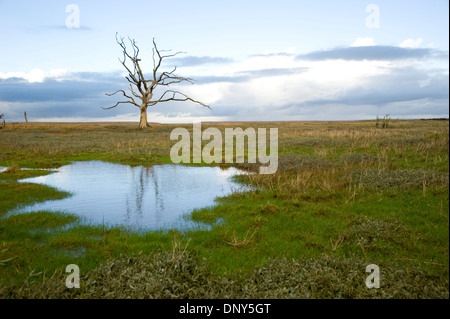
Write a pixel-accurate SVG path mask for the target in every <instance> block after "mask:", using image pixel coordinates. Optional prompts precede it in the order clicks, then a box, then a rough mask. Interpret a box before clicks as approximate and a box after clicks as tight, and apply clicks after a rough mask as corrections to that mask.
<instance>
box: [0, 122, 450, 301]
mask: <svg viewBox="0 0 450 319" xmlns="http://www.w3.org/2000/svg"><path fill="white" fill-rule="evenodd" d="M136 126H137V125H136V124H134V123H132V124H130V123H89V124H76V123H71V124H58V123H54V124H45V123H42V124H40V123H30V124H28V125H27V126H26V125H25V124H16V125H7V126H6V127H5V128H3V129H2V130H0V166H4V167H9V169H8V170H7V171H6V172H3V173H0V203H1V204H0V297H1V298H124V297H132V298H140V297H147V298H449V256H448V253H449V123H448V121H445V120H444V121H437V120H414V121H402V120H397V121H391V123H390V126H389V127H388V128H380V127H376V126H375V121H357V122H273V123H262V122H251V123H250V122H244V123H202V128H203V129H205V128H206V127H208V126H214V127H218V128H219V129H221V130H222V131H223V130H224V128H225V127H242V128H245V127H267V128H270V127H278V131H279V167H278V171H277V173H276V174H272V175H259V174H253V175H248V176H242V177H240V178H239V179H240V181H241V182H243V183H250V184H252V185H254V186H256V190H254V191H251V192H247V193H242V194H233V195H230V196H228V197H226V198H221V199H220V200H219V204H218V205H217V206H216V207H214V208H205V209H198V210H196V211H194V212H193V213H192V215H191V217H192V218H193V219H195V220H199V221H203V222H207V223H211V224H213V223H214V222H215V221H216V220H218V219H219V218H220V219H223V221H224V223H218V224H214V226H213V227H212V229H211V230H210V231H190V232H186V233H180V232H178V231H169V232H164V233H163V232H148V233H133V232H129V231H126V230H124V229H119V228H104V227H102V226H101V225H94V226H92V225H85V224H82V223H81V222H80V220H79V219H78V218H77V217H76V216H72V215H67V214H63V213H50V212H36V213H29V214H21V215H16V216H11V217H6V218H2V216H4V215H5V214H6V212H7V211H9V210H10V209H13V208H15V207H18V206H20V205H25V204H27V203H32V202H36V201H44V200H49V199H58V198H63V197H66V196H70V194H67V193H65V192H64V191H63V190H56V189H52V188H50V187H46V186H43V185H37V184H30V183H18V182H17V180H18V179H21V178H24V177H28V176H36V175H39V174H49V173H50V172H49V171H42V170H39V169H40V168H55V167H59V166H61V165H65V164H68V163H70V162H71V161H84V160H94V159H95V160H104V161H109V162H117V163H124V164H130V165H152V164H163V163H171V161H170V158H169V152H170V148H171V146H172V145H173V144H174V141H170V138H169V136H170V132H171V130H172V129H173V128H175V127H178V126H175V125H160V124H152V127H151V128H150V129H149V130H138V129H137V128H136ZM184 127H186V128H187V129H189V130H192V126H191V125H184ZM191 136H192V134H191ZM205 143H207V141H206V142H205ZM236 166H238V167H240V168H243V169H247V170H250V171H251V170H254V169H255V168H256V165H252V164H239V165H236ZM24 167H26V168H34V170H20V169H19V168H24ZM72 263H75V264H77V265H79V266H80V270H81V288H80V289H72V290H69V289H67V288H66V286H65V278H66V276H67V274H66V273H65V267H66V266H67V265H68V264H72ZM369 264H376V265H378V266H379V267H380V277H381V280H380V283H381V288H380V289H368V288H367V287H366V286H365V279H366V277H367V276H368V273H366V272H365V269H366V266H367V265H369Z"/></svg>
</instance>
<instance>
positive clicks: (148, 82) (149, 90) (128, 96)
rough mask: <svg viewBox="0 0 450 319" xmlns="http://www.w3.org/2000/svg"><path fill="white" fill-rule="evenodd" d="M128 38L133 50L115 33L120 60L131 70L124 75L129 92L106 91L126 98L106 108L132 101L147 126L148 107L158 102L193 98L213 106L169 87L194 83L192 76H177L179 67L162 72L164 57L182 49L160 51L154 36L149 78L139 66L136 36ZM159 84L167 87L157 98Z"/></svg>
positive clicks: (171, 55) (141, 123)
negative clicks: (120, 49)
mask: <svg viewBox="0 0 450 319" xmlns="http://www.w3.org/2000/svg"><path fill="white" fill-rule="evenodd" d="M128 39H129V41H130V44H131V50H129V49H127V47H126V45H125V42H124V39H123V38H121V39H120V40H119V39H118V38H117V33H116V41H117V43H118V44H119V45H120V47H121V48H122V51H123V59H120V58H119V61H120V63H121V64H122V65H123V67H124V68H125V69H126V70H127V72H128V76H126V77H125V78H126V79H127V81H128V84H129V87H130V92H128V93H127V92H125V91H124V90H117V91H116V92H114V93H111V94H108V93H106V95H108V96H112V95H115V94H117V93H121V94H122V95H123V97H124V98H125V101H120V102H117V103H116V104H115V105H113V106H110V107H106V108H104V109H112V108H114V107H116V106H118V105H119V104H122V103H130V104H133V105H135V106H137V107H138V108H139V109H140V111H141V118H140V123H139V127H140V128H144V127H147V126H149V125H148V122H147V108H148V107H149V106H154V105H156V104H158V103H163V102H169V101H192V102H194V103H198V104H200V105H202V106H204V107H207V108H210V107H209V106H208V105H206V104H204V103H203V102H200V101H197V100H194V99H192V98H190V97H188V96H187V95H186V94H184V93H181V92H179V91H176V90H172V89H170V88H169V87H170V85H172V84H178V83H182V82H189V83H191V84H193V80H192V79H191V78H185V77H182V76H178V75H176V74H175V71H176V69H177V68H176V67H174V68H173V69H172V70H171V71H170V72H165V71H164V72H160V71H159V69H160V66H161V63H162V61H163V60H164V59H165V58H170V57H174V56H176V55H178V54H180V53H183V52H176V53H170V51H171V50H159V49H158V47H157V46H156V42H155V39H153V49H152V50H153V56H152V58H153V73H152V74H151V75H150V76H149V77H148V78H145V77H144V73H143V72H142V69H141V66H140V62H141V59H140V58H139V47H138V46H137V45H136V41H135V40H134V39H130V38H128ZM131 51H132V52H131ZM157 87H163V88H164V90H163V93H162V94H160V95H159V96H157V97H155V94H154V93H155V89H156V88H157Z"/></svg>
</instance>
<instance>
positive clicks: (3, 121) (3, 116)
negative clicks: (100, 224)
mask: <svg viewBox="0 0 450 319" xmlns="http://www.w3.org/2000/svg"><path fill="white" fill-rule="evenodd" d="M0 123H3V126H2V127H0V128H3V127H5V126H6V122H5V113H2V114H0Z"/></svg>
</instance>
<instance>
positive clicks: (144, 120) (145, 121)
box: [139, 106, 150, 128]
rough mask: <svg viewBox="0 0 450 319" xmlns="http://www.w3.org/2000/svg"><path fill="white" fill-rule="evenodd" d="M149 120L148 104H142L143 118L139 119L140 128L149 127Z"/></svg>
mask: <svg viewBox="0 0 450 319" xmlns="http://www.w3.org/2000/svg"><path fill="white" fill-rule="evenodd" d="M149 126H150V125H148V122H147V106H141V120H140V121H139V128H146V127H149Z"/></svg>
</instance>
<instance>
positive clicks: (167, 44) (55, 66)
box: [0, 0, 449, 123]
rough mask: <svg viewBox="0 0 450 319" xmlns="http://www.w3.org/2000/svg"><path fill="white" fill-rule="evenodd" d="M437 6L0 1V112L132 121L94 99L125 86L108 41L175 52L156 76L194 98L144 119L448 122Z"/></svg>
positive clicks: (350, 1)
mask: <svg viewBox="0 0 450 319" xmlns="http://www.w3.org/2000/svg"><path fill="white" fill-rule="evenodd" d="M448 12H449V2H448V1H447V0H430V1H424V0H420V1H415V0H407V1H404V0H396V1H381V0H371V1H362V0H343V1H331V0H328V1H324V0H318V1H300V0H277V1H273V0H272V1H266V0H257V1H256V0H245V1H243V0H239V1H236V0H227V1H212V0H191V1H181V0H180V1H179V0H172V1H136V0H128V1H111V0H109V1H103V0H97V1H81V0H80V1H77V0H69V1H61V0H42V1H31V0H27V1H26V0H15V1H13V0H6V1H5V0H0V38H1V43H2V45H1V47H2V50H0V114H1V113H4V114H5V115H4V116H5V119H6V121H7V122H8V121H11V122H14V121H24V116H23V113H24V112H27V117H28V120H29V121H30V122H39V121H40V122H48V121H55V122H89V121H96V122H99V121H136V122H137V121H138V120H139V109H138V108H137V107H136V106H134V105H132V104H119V105H118V106H117V107H116V108H113V109H109V110H105V109H104V108H106V107H109V106H112V105H114V104H116V102H118V101H121V100H120V97H119V96H118V94H117V95H115V96H112V97H110V96H107V95H106V94H105V93H112V92H114V91H116V90H119V89H124V90H127V89H128V82H127V80H126V79H125V76H126V75H127V74H126V71H125V69H124V68H123V66H122V65H121V63H120V61H119V58H121V57H122V56H123V54H122V51H121V48H120V47H119V45H118V44H117V43H116V38H115V37H116V33H117V34H118V36H119V37H123V38H124V39H125V41H127V40H128V38H131V39H134V40H135V41H136V43H137V45H138V46H139V49H140V53H139V57H140V58H141V64H142V68H143V71H144V73H145V74H148V75H149V76H150V74H151V73H152V71H153V62H152V47H153V43H152V40H153V39H154V40H155V42H156V44H157V46H158V49H160V50H173V51H171V52H173V53H175V52H178V51H182V52H183V53H182V54H178V55H176V56H175V57H173V58H167V59H164V60H163V64H162V65H161V68H160V69H161V71H171V70H172V68H173V67H174V66H177V71H176V73H177V74H178V75H180V76H184V77H189V78H192V79H194V80H195V82H194V84H179V85H175V86H173V87H172V88H173V89H175V90H178V91H181V92H183V93H185V94H187V95H189V96H190V97H192V98H193V99H196V100H200V101H202V102H204V103H206V104H208V105H209V106H210V107H211V109H208V108H204V107H202V106H200V105H199V104H195V103H192V102H189V101H187V102H166V103H160V104H157V105H155V106H153V107H151V108H149V109H148V120H149V122H159V123H190V122H191V123H192V122H194V121H290V120H300V121H309V120H326V121H330V120H366V119H375V118H376V116H377V115H378V116H383V115H385V114H390V117H391V118H394V119H396V118H399V119H416V118H442V117H445V118H448V117H449V40H448V39H449V13H448Z"/></svg>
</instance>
